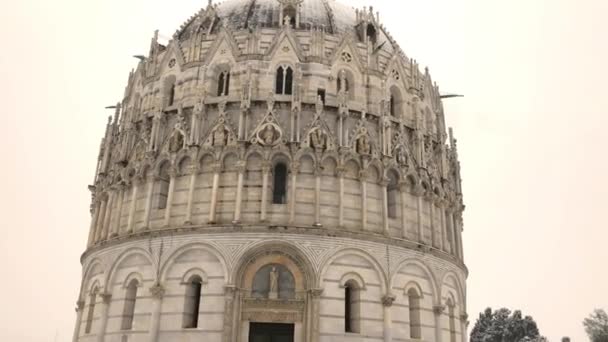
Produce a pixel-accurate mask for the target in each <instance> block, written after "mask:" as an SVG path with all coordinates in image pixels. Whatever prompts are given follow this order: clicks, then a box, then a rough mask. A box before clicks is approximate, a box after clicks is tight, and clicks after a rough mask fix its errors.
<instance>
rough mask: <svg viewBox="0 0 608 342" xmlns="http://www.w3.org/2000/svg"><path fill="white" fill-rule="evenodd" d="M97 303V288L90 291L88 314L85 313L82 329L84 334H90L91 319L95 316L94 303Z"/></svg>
mask: <svg viewBox="0 0 608 342" xmlns="http://www.w3.org/2000/svg"><path fill="white" fill-rule="evenodd" d="M96 301H97V288H95V289H93V291H91V295H90V296H89V312H88V313H87V321H86V324H85V327H84V333H85V334H90V333H91V328H92V327H93V317H94V315H95V302H96Z"/></svg>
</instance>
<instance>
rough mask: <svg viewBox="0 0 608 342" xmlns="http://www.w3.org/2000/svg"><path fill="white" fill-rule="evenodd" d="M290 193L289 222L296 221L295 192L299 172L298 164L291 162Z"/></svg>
mask: <svg viewBox="0 0 608 342" xmlns="http://www.w3.org/2000/svg"><path fill="white" fill-rule="evenodd" d="M290 171H291V193H290V196H289V197H290V198H291V199H290V201H289V222H290V223H291V224H294V223H295V222H296V195H297V194H296V192H297V191H298V172H300V164H299V163H297V162H293V163H292V164H291V170H290Z"/></svg>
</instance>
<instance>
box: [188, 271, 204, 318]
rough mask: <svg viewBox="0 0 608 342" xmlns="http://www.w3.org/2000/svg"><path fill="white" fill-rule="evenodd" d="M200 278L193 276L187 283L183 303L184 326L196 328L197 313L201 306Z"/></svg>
mask: <svg viewBox="0 0 608 342" xmlns="http://www.w3.org/2000/svg"><path fill="white" fill-rule="evenodd" d="M201 289H202V280H201V278H200V277H198V276H196V277H194V278H193V279H192V280H191V281H190V283H188V285H187V289H186V300H185V303H184V306H185V308H184V328H186V329H195V328H198V315H199V311H200V306H201Z"/></svg>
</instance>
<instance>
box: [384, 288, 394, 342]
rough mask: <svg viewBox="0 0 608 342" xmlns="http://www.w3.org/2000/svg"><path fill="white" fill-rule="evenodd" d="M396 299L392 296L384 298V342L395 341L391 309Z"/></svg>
mask: <svg viewBox="0 0 608 342" xmlns="http://www.w3.org/2000/svg"><path fill="white" fill-rule="evenodd" d="M396 298H397V297H395V296H394V295H391V294H389V295H385V296H383V297H382V306H383V307H384V342H391V341H392V340H393V334H392V328H393V319H392V315H391V313H392V312H391V307H392V306H393V302H394V301H395V299H396Z"/></svg>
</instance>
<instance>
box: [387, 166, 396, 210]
mask: <svg viewBox="0 0 608 342" xmlns="http://www.w3.org/2000/svg"><path fill="white" fill-rule="evenodd" d="M397 179H398V177H397V176H396V175H394V174H393V173H392V172H391V173H390V174H389V183H388V186H387V188H386V191H387V200H388V203H387V204H388V213H387V214H388V217H389V218H392V219H394V218H397V212H398V207H399V205H398V203H397V201H398V198H399V196H398V195H399V188H398V184H397Z"/></svg>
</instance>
